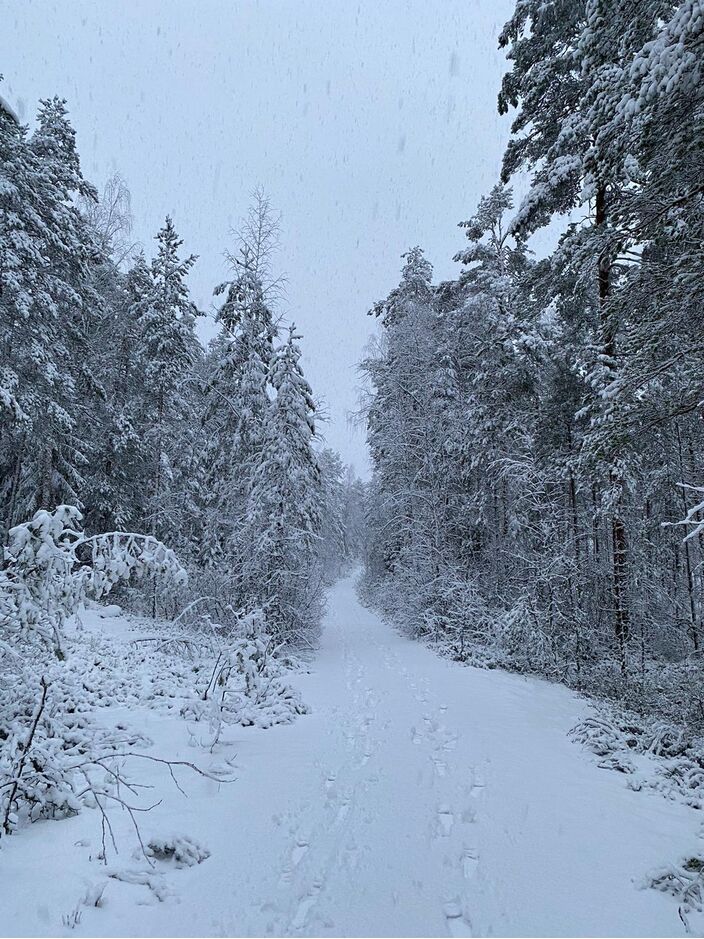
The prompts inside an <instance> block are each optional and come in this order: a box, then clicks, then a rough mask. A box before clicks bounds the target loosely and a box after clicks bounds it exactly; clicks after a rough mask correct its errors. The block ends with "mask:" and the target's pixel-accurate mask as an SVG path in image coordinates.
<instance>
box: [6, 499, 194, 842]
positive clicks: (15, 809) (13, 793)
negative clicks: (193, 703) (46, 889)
mask: <svg viewBox="0 0 704 939" xmlns="http://www.w3.org/2000/svg"><path fill="white" fill-rule="evenodd" d="M80 521H81V513H80V512H79V511H78V509H76V508H75V507H73V506H68V505H61V506H59V507H58V508H57V509H56V510H55V511H53V512H48V511H40V512H37V513H35V515H34V517H33V518H32V520H31V521H30V522H27V523H25V524H22V525H18V526H16V527H15V528H12V529H11V530H10V532H9V541H8V546H7V547H6V548H5V552H4V565H3V567H2V569H1V570H0V741H1V742H2V748H1V750H0V827H1V828H2V832H1V833H4V834H8V833H10V832H11V831H13V830H14V829H15V828H16V827H17V825H18V824H21V822H22V821H25V820H26V821H36V820H37V819H38V818H46V817H52V818H58V817H62V816H65V815H72V814H75V813H77V812H78V811H79V810H80V809H81V807H82V806H83V805H85V804H87V803H90V804H91V805H94V806H97V807H98V808H99V809H100V810H101V811H102V812H103V813H104V812H105V809H106V807H107V805H108V804H110V803H111V802H112V803H114V802H120V804H122V805H124V803H123V800H122V799H121V797H120V796H119V795H117V794H116V787H117V786H119V783H120V781H121V780H122V775H121V772H120V770H119V769H116V768H111V766H110V765H109V764H108V763H106V760H109V759H110V758H111V757H112V756H113V755H114V754H115V753H116V752H117V751H118V750H122V751H124V749H125V748H128V747H129V746H131V745H134V743H136V742H137V741H136V739H135V738H134V736H131V735H130V734H129V733H128V732H126V731H124V730H119V729H118V730H116V731H110V732H108V731H105V730H104V729H102V728H100V726H99V725H98V724H96V723H95V722H94V721H93V719H92V718H91V717H90V715H89V713H88V712H89V710H90V709H91V707H94V706H95V705H96V703H98V702H97V701H96V700H95V699H96V694H95V693H94V692H93V691H92V688H91V671H93V670H92V669H91V668H90V666H89V667H88V668H86V669H75V668H73V667H72V664H71V663H70V662H68V661H66V654H65V649H64V632H65V626H66V623H67V621H68V620H69V619H70V617H71V616H73V615H74V614H75V613H76V612H78V611H79V609H80V608H81V606H82V605H83V604H84V603H85V602H86V601H87V600H88V599H89V598H91V597H92V598H96V599H99V598H101V597H104V596H105V595H106V594H107V593H108V592H109V591H110V589H111V588H112V587H113V586H114V585H115V584H117V583H120V582H123V581H125V580H127V579H128V578H129V577H130V576H131V575H132V574H133V573H135V574H138V575H139V574H144V573H146V572H151V573H154V574H155V575H163V576H165V577H168V578H171V579H173V580H176V581H182V580H183V578H184V576H185V575H184V572H183V569H182V568H181V566H180V564H179V563H178V561H177V560H176V557H175V555H174V554H173V552H171V551H170V550H169V549H168V548H166V547H164V545H162V544H161V543H160V542H158V541H156V539H154V538H151V537H149V536H142V535H136V534H124V533H118V532H115V533H111V534H106V535H96V536H92V537H88V536H86V535H85V534H84V532H83V531H82V530H81V529H80V527H79V526H80ZM99 667H100V665H99V663H98V664H96V665H95V668H96V669H97V668H99ZM96 776H98V777H101V780H97V779H96Z"/></svg>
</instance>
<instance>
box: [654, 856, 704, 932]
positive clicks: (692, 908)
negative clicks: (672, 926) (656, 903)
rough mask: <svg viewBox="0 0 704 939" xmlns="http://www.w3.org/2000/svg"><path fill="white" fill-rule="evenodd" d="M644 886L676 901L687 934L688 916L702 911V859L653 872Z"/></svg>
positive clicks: (703, 860) (688, 928) (703, 868)
mask: <svg viewBox="0 0 704 939" xmlns="http://www.w3.org/2000/svg"><path fill="white" fill-rule="evenodd" d="M646 886H648V887H653V888H654V889H655V890H661V891H662V892H663V893H669V894H670V895H671V896H673V897H674V898H675V899H676V900H677V902H678V904H679V914H680V919H681V920H682V922H683V923H684V926H685V929H686V930H687V932H688V933H689V932H691V929H690V926H689V919H688V917H689V914H691V913H693V912H697V913H701V912H702V911H703V910H704V858H701V857H690V858H685V859H684V860H682V861H680V862H679V863H678V864H670V865H668V866H667V867H664V868H662V870H659V871H655V872H654V873H653V874H651V875H650V876H649V877H648V879H647V881H646Z"/></svg>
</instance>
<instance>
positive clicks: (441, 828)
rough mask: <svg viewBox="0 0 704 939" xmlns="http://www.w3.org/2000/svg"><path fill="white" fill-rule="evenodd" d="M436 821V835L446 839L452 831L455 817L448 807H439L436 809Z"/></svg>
mask: <svg viewBox="0 0 704 939" xmlns="http://www.w3.org/2000/svg"><path fill="white" fill-rule="evenodd" d="M437 821H438V834H439V835H440V837H442V838H446V837H447V836H448V835H449V834H450V832H451V831H452V826H453V825H454V824H455V816H454V815H453V813H452V809H451V808H450V806H449V805H440V806H439V807H438V815H437Z"/></svg>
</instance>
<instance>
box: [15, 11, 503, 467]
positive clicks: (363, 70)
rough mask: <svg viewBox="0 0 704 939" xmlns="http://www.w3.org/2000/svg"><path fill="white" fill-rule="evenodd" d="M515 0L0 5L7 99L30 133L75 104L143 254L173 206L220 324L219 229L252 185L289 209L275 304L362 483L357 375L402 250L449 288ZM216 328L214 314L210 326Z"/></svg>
mask: <svg viewBox="0 0 704 939" xmlns="http://www.w3.org/2000/svg"><path fill="white" fill-rule="evenodd" d="M512 7H513V2H512V0H364V2H361V3H354V2H349V0H315V2H312V0H261V2H255V0H198V2H193V0H188V2H185V0H119V2H118V0H111V2H108V0H54V2H47V0H0V73H2V74H4V76H5V81H4V82H3V84H2V86H1V87H0V93H2V94H4V95H5V97H7V99H8V100H9V101H10V103H12V104H13V105H14V106H15V107H16V109H17V110H18V112H19V114H20V116H21V118H22V120H23V121H25V122H29V123H31V122H32V121H33V118H34V112H35V107H36V102H37V99H38V98H40V97H47V96H50V95H54V94H58V95H61V96H63V97H65V98H67V99H68V103H69V109H70V114H71V119H72V122H73V124H74V126H75V128H76V130H77V133H78V146H79V150H80V154H81V157H82V163H83V170H84V174H85V175H86V176H87V177H88V178H89V179H90V180H91V181H92V182H94V183H95V184H96V185H97V186H98V188H100V187H101V186H102V184H103V183H104V181H105V180H106V178H107V177H108V176H109V175H110V174H111V173H113V172H114V171H118V172H119V173H120V174H121V175H122V176H123V177H124V178H125V180H126V181H127V184H128V186H129V188H130V190H131V192H132V201H133V211H134V218H135V232H134V234H135V236H136V238H137V239H138V240H139V241H141V242H142V243H143V244H144V245H145V247H146V249H147V251H148V252H151V238H152V236H153V234H154V233H155V232H156V231H157V229H158V228H159V227H160V225H161V224H162V222H163V218H164V216H165V214H166V213H170V214H172V215H173V217H174V221H175V224H176V227H177V229H178V231H179V232H180V234H181V236H182V237H183V238H184V241H185V249H187V250H188V251H190V252H193V253H195V254H198V255H199V258H200V259H199V261H198V264H197V266H196V268H195V269H194V272H193V274H192V276H191V288H192V292H193V298H194V300H195V301H196V302H197V303H198V304H199V306H201V307H202V308H204V309H207V310H209V311H210V312H211V313H212V309H213V307H212V290H213V287H214V286H215V284H217V283H218V282H220V281H222V280H223V279H224V278H225V276H226V267H225V263H224V261H223V257H222V255H223V251H224V250H225V249H226V248H227V247H228V244H229V234H228V233H229V230H230V229H231V228H232V227H233V226H235V225H236V224H237V220H238V218H239V217H240V216H241V215H242V214H243V213H244V212H245V211H246V208H247V203H248V201H249V195H250V193H251V191H252V190H253V189H254V188H255V187H256V186H262V187H263V188H264V189H265V191H266V192H267V193H268V195H269V197H270V199H271V201H272V203H273V205H274V206H275V208H276V209H277V210H278V211H280V212H281V214H282V222H283V236H282V249H281V252H280V256H279V259H278V260H279V265H280V268H281V270H282V271H284V272H285V273H286V274H287V277H288V286H287V297H286V300H285V306H284V312H285V313H286V316H287V318H288V319H289V320H294V321H295V322H296V324H297V325H298V327H299V331H300V332H302V333H303V347H304V351H305V366H306V372H307V375H308V378H309V380H310V382H311V384H312V386H313V389H314V391H315V393H316V395H317V397H318V398H319V399H322V401H323V402H324V405H325V407H326V410H327V411H328V413H329V415H330V423H329V424H328V425H327V426H326V427H325V428H324V433H325V436H326V438H327V440H328V443H329V444H330V445H331V446H333V447H335V448H336V449H337V450H339V451H340V453H341V455H342V456H343V458H344V459H345V460H346V461H348V462H353V463H354V464H355V466H356V467H357V468H358V470H359V471H360V472H363V473H364V472H366V465H367V461H366V448H365V443H364V435H363V433H362V432H361V431H359V430H357V431H354V430H353V429H352V428H351V427H350V426H349V425H348V420H347V415H348V414H349V413H350V412H353V411H355V410H356V407H357V394H358V391H357V389H358V384H359V380H358V376H357V373H356V365H357V363H358V361H359V360H360V358H361V356H362V353H363V349H364V346H365V344H366V342H367V340H368V337H369V335H370V332H371V331H372V330H373V328H374V325H373V323H372V320H371V319H370V318H369V317H368V316H366V312H367V310H368V309H369V308H370V306H371V304H372V303H373V301H374V300H376V299H379V298H381V297H383V296H385V295H386V294H387V293H388V292H389V290H390V289H391V288H392V287H394V286H395V284H396V283H397V282H398V275H399V268H400V265H401V260H400V255H401V254H402V252H403V251H404V250H405V249H406V248H408V247H410V246H412V245H415V244H421V245H423V247H424V248H425V249H426V253H427V256H428V258H429V259H430V260H431V261H432V263H433V264H434V266H435V270H436V275H437V277H438V278H440V279H442V278H445V277H448V276H453V275H454V274H455V273H456V267H457V265H455V264H454V263H453V262H452V260H451V258H452V255H453V253H454V252H455V251H456V250H457V249H458V248H459V247H461V246H462V242H463V235H462V232H461V231H460V230H458V229H457V227H456V225H457V222H459V221H460V220H461V219H463V218H466V217H467V216H468V215H469V214H471V212H472V210H473V208H474V206H475V204H476V202H477V200H478V198H479V197H480V196H481V195H482V194H483V193H485V192H486V191H487V190H488V189H489V188H490V187H491V186H492V185H493V183H494V182H495V181H496V178H497V175H498V170H499V163H500V158H501V153H502V150H503V147H504V144H505V141H506V139H507V136H508V123H509V120H508V119H507V118H500V117H499V116H498V114H497V112H496V96H497V92H498V88H499V83H500V79H501V75H502V72H503V69H504V62H503V58H502V56H501V54H500V53H499V52H498V51H497V36H498V33H499V31H500V29H501V26H502V25H503V23H504V21H505V20H506V19H507V18H508V16H509V15H510V12H511V9H512ZM210 334H212V323H210V322H208V324H206V326H205V328H204V330H203V335H204V336H205V337H208V336H209V335H210Z"/></svg>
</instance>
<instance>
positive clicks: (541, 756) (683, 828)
mask: <svg viewBox="0 0 704 939" xmlns="http://www.w3.org/2000/svg"><path fill="white" fill-rule="evenodd" d="M87 628H89V629H94V630H111V631H112V632H113V633H115V634H116V635H117V636H118V637H120V636H125V638H126V637H127V635H128V633H127V629H128V627H127V624H126V622H125V621H124V620H123V619H122V618H113V619H105V620H98V619H97V618H94V620H91V621H90V622H89V623H88V625H87ZM293 681H294V683H295V684H296V685H297V686H298V687H299V688H300V689H301V691H302V693H303V696H304V699H305V700H306V702H307V703H308V704H309V705H310V707H311V713H310V714H309V715H304V716H302V717H300V718H299V719H298V720H297V721H296V722H295V723H294V724H291V725H286V726H277V727H273V728H271V729H268V730H261V729H258V728H241V727H237V728H234V729H233V728H231V727H230V728H228V734H229V736H226V737H225V739H224V742H223V743H220V744H218V745H217V747H216V748H215V749H214V752H213V753H212V754H211V753H210V752H209V750H208V749H207V748H203V747H201V746H200V745H199V744H198V743H197V742H196V741H194V739H193V736H192V733H189V727H190V730H191V731H193V725H189V724H188V723H187V722H185V721H184V720H183V719H182V718H180V717H179V716H178V715H177V714H174V713H170V712H168V711H167V710H166V709H165V708H161V709H160V710H154V709H151V708H147V707H142V706H139V707H130V708H129V709H127V708H124V707H122V708H114V707H113V708H107V709H104V710H103V711H102V712H101V713H102V714H103V717H104V719H105V720H109V721H112V722H117V721H123V722H128V723H129V724H130V725H131V726H133V727H136V728H138V729H139V730H140V731H142V732H143V733H144V734H146V735H147V736H148V737H149V738H151V739H152V740H153V741H154V745H153V746H152V747H151V748H149V749H148V750H145V751H144V752H146V753H150V754H152V755H154V756H161V757H168V758H174V759H183V760H189V761H194V762H196V763H198V765H199V766H202V767H203V768H204V769H206V770H207V769H209V768H211V767H214V766H218V765H219V766H221V765H222V764H223V763H224V762H225V761H226V760H231V759H233V757H234V766H235V775H236V779H235V781H233V782H230V783H218V782H216V781H214V780H210V779H203V778H201V777H197V776H195V775H193V774H191V773H190V772H188V771H187V770H182V771H180V772H179V773H178V778H179V781H180V783H181V785H182V787H183V789H184V791H185V793H186V795H185V796H184V795H183V794H181V793H180V792H179V791H178V789H177V788H175V787H174V786H173V784H172V783H171V781H170V780H169V777H168V773H167V772H165V771H164V769H163V767H161V766H159V765H158V764H152V763H148V762H144V765H141V766H139V767H138V772H136V773H135V778H138V780H139V781H140V782H143V783H150V784H152V785H154V787H155V788H154V789H152V790H147V791H146V792H145V794H144V799H145V804H147V803H148V802H149V801H152V802H153V801H156V800H158V799H161V800H162V802H161V804H159V805H158V806H157V807H156V808H154V809H153V810H152V811H151V812H148V813H146V814H144V815H142V816H141V817H140V819H139V821H140V827H141V829H142V833H143V837H144V839H145V841H146V840H148V839H150V838H152V837H166V836H169V835H171V834H172V833H175V834H177V835H185V836H187V837H189V838H192V839H195V841H196V842H198V843H199V844H201V845H203V846H205V847H206V848H207V849H208V850H209V851H210V856H209V857H208V858H207V859H206V860H205V861H203V863H200V864H197V865H195V866H192V867H183V868H180V869H179V868H177V867H175V866H173V865H172V864H170V863H169V862H163V861H158V860H157V861H155V862H154V865H155V866H154V868H150V867H149V866H148V865H147V862H146V861H145V859H144V858H143V857H141V859H140V856H139V852H137V853H136V856H133V849H134V848H135V836H134V833H133V831H132V830H131V826H130V823H129V819H127V818H126V817H120V816H119V814H118V815H117V816H115V827H116V834H117V836H118V847H119V848H120V854H119V855H118V856H117V857H114V856H113V855H112V854H111V855H110V856H109V858H108V862H109V863H108V868H107V871H108V873H113V874H117V875H118V878H121V879H116V878H115V877H108V876H107V874H106V868H105V866H104V865H101V863H100V862H99V861H98V860H97V859H96V855H97V854H98V852H99V851H100V843H101V834H100V818H99V815H98V813H97V812H96V811H85V812H83V813H82V814H81V815H79V816H77V817H75V818H72V819H67V820H63V821H58V822H40V823H37V824H35V825H33V826H30V827H29V828H26V829H24V830H22V831H21V832H19V833H18V834H17V835H16V836H13V837H12V838H8V839H5V840H4V842H3V850H2V851H0V931H1V932H2V934H3V935H57V934H59V935H62V934H66V935H69V934H72V935H76V936H80V935H96V936H113V935H123V936H131V935H142V936H165V935H175V936H181V935H211V936H222V935H267V934H272V935H319V936H366V935H375V936H376V935H381V936H419V935H426V936H444V935H456V936H464V935H475V936H481V935H503V936H511V935H523V936H560V935H563V936H564V935H566V936H582V935H592V936H604V935H611V936H621V935H623V936H665V935H680V934H682V933H683V926H682V923H681V922H680V920H679V918H678V915H677V906H676V903H675V902H674V901H673V900H672V899H671V898H670V897H668V896H666V895H664V894H660V893H657V892H656V891H654V890H650V889H642V887H641V885H642V882H643V880H644V878H645V876H646V874H647V873H648V872H649V871H650V870H652V869H653V868H657V867H661V866H662V865H663V864H664V863H667V862H668V861H670V860H675V859H676V858H678V857H680V856H681V855H683V854H684V853H686V852H687V851H691V852H692V853H697V846H698V838H697V831H698V828H699V813H697V812H696V811H695V810H693V809H691V808H688V807H686V806H684V805H682V804H680V803H677V802H673V801H668V800H667V799H665V798H663V797H662V796H661V795H659V794H657V793H656V792H653V791H643V792H633V791H631V790H629V789H627V788H626V785H625V781H624V777H623V776H622V775H620V774H618V773H614V772H608V771H605V770H602V769H599V768H598V767H597V765H596V760H595V759H594V757H593V756H592V755H590V754H589V753H586V752H585V751H583V750H582V749H581V748H580V747H579V746H577V745H575V744H574V743H572V742H570V740H569V739H568V737H567V732H568V731H569V729H570V728H571V727H572V726H573V725H574V724H575V723H576V722H577V721H578V720H579V719H580V718H581V717H582V716H583V715H584V713H585V712H586V710H587V705H586V703H585V702H583V701H581V700H580V699H579V698H578V697H576V696H575V695H573V694H572V693H570V692H569V691H567V690H565V689H564V688H561V687H558V686H555V685H550V684H547V683H545V682H541V681H538V680H534V679H527V678H522V677H519V676H515V675H509V674H504V673H501V672H491V671H480V670H477V669H473V668H467V667H463V666H460V665H457V664H455V663H452V662H449V661H447V660H445V659H442V658H440V657H438V656H436V655H435V654H434V653H433V652H432V651H430V650H429V649H427V648H425V647H424V646H422V645H421V644H419V643H415V642H411V641H409V640H406V639H403V638H401V637H400V636H398V635H397V634H396V633H395V632H394V631H393V630H392V629H391V628H390V627H389V626H387V625H385V624H384V623H382V622H381V621H380V620H379V618H378V617H377V616H376V615H374V614H373V613H372V612H370V611H368V610H366V609H364V608H363V607H361V606H360V604H359V602H358V601H357V599H356V596H355V592H354V583H353V579H352V578H348V579H345V580H342V581H340V582H339V583H338V584H337V586H336V587H335V588H334V589H333V591H332V593H331V597H330V603H329V610H328V614H327V617H326V621H325V628H324V634H323V640H322V648H321V651H320V654H319V655H318V657H317V658H316V659H315V661H314V663H313V665H312V668H311V672H310V674H297V675H295V676H294V678H293ZM200 732H201V731H200V725H199V727H198V729H196V736H198V734H199V733H200ZM194 744H195V745H194ZM139 762H142V761H139ZM123 815H124V813H123ZM147 880H149V883H151V887H150V886H149V885H148V884H147V883H146V881H147ZM127 881H136V882H127ZM140 881H141V882H140ZM103 886H104V887H105V889H104V892H103V893H102V900H101V902H100V905H99V906H97V907H96V906H95V905H91V901H94V900H95V898H97V897H98V896H99V895H100V892H101V889H102V888H103ZM160 897H161V899H159V898H160ZM84 898H85V900H86V901H87V902H84Z"/></svg>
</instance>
